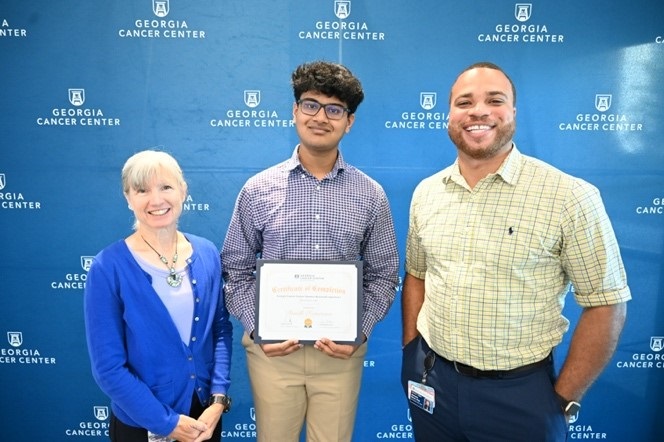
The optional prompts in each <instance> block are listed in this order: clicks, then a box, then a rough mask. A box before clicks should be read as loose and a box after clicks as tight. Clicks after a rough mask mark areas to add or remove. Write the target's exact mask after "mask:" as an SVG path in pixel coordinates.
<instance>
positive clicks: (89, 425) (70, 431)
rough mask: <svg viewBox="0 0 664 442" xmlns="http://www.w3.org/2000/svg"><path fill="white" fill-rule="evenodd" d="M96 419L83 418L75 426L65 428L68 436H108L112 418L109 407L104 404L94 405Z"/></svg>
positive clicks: (93, 410)
mask: <svg viewBox="0 0 664 442" xmlns="http://www.w3.org/2000/svg"><path fill="white" fill-rule="evenodd" d="M92 412H93V413H94V417H95V420H93V421H91V420H82V421H80V422H79V423H78V424H77V425H76V426H75V427H73V428H67V429H65V434H66V435H67V436H77V437H80V436H84V437H108V436H109V425H110V424H109V422H108V419H109V418H110V415H109V412H108V407H107V406H104V405H94V406H93V407H92Z"/></svg>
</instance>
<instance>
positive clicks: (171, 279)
mask: <svg viewBox="0 0 664 442" xmlns="http://www.w3.org/2000/svg"><path fill="white" fill-rule="evenodd" d="M141 238H142V239H143V241H144V242H145V244H147V245H148V247H150V248H151V249H152V250H153V251H154V252H155V253H156V254H157V256H159V260H160V261H161V262H163V263H164V264H165V265H166V268H168V270H169V272H170V273H169V275H168V276H167V277H166V282H167V283H168V285H170V286H171V287H180V284H182V279H183V276H182V274H179V275H178V274H177V273H175V263H176V262H177V261H178V235H177V234H176V235H175V255H173V264H172V265H170V266H169V265H168V259H166V257H165V256H164V255H162V254H161V253H159V252H157V249H155V248H154V247H152V244H150V243H149V242H148V241H147V240H146V239H145V238H143V235H141Z"/></svg>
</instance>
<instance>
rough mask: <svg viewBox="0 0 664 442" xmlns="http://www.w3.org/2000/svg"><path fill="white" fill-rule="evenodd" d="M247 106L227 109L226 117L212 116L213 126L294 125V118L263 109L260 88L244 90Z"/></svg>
mask: <svg viewBox="0 0 664 442" xmlns="http://www.w3.org/2000/svg"><path fill="white" fill-rule="evenodd" d="M243 100H244V106H245V108H243V109H242V108H238V109H233V108H229V109H227V110H226V112H225V115H224V118H211V119H210V126H212V127H236V128H254V129H255V128H271V127H293V126H294V125H295V123H294V122H293V119H292V118H290V117H291V115H290V114H289V115H288V116H289V118H288V119H285V118H282V117H280V116H279V112H277V111H276V110H270V109H263V108H262V107H261V91H260V89H246V90H244V92H243Z"/></svg>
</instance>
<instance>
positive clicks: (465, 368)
mask: <svg viewBox="0 0 664 442" xmlns="http://www.w3.org/2000/svg"><path fill="white" fill-rule="evenodd" d="M436 356H438V358H439V359H440V360H441V361H443V362H445V363H446V364H449V365H451V366H452V367H454V370H455V371H456V372H457V373H459V374H462V375H464V376H469V377H471V378H487V379H505V378H510V377H516V376H523V375H526V374H530V373H532V372H534V371H537V370H539V369H541V368H544V367H548V366H549V365H550V364H552V363H553V356H552V355H551V354H549V356H547V357H546V358H544V359H542V360H541V361H538V362H533V363H532V364H527V365H523V366H521V367H517V368H513V369H511V370H480V369H478V368H475V367H472V366H470V365H466V364H462V363H461V362H456V361H450V360H449V359H445V358H444V357H442V356H440V355H436Z"/></svg>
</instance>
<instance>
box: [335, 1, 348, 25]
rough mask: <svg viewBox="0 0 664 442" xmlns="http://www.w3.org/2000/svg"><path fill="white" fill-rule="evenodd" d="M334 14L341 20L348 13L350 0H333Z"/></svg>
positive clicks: (346, 16)
mask: <svg viewBox="0 0 664 442" xmlns="http://www.w3.org/2000/svg"><path fill="white" fill-rule="evenodd" d="M334 15H336V16H337V18H338V19H340V20H343V19H345V18H348V16H349V15H350V0H334Z"/></svg>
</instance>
